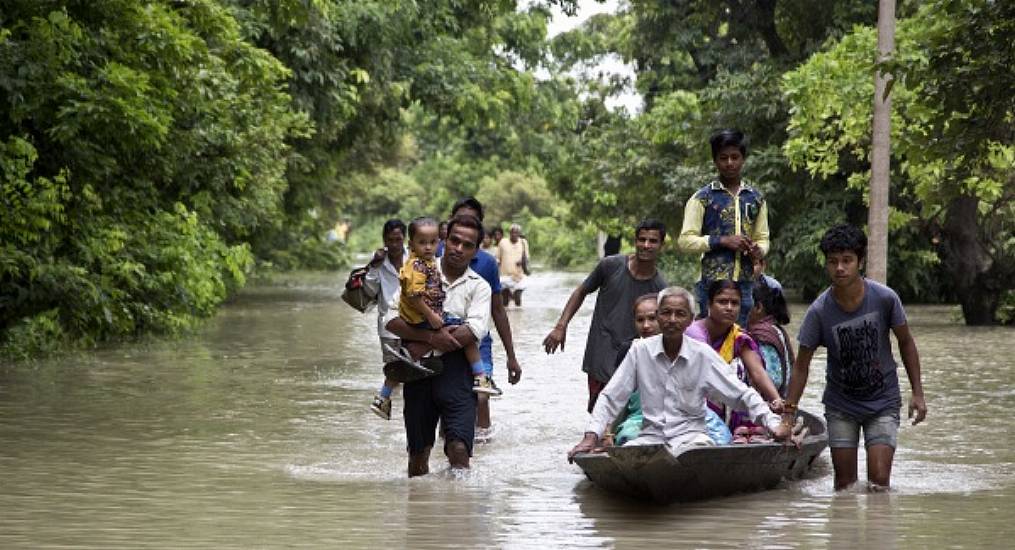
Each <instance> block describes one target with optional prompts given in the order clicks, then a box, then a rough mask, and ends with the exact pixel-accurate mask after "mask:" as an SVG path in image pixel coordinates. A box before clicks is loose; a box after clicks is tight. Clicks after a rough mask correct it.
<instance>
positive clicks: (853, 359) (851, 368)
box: [832, 312, 884, 399]
mask: <svg viewBox="0 0 1015 550" xmlns="http://www.w3.org/2000/svg"><path fill="white" fill-rule="evenodd" d="M880 324H881V320H880V318H879V316H878V314H877V312H871V313H868V314H867V315H864V316H862V317H857V318H855V319H850V320H849V321H845V322H843V323H840V324H838V325H835V326H834V327H832V335H833V337H834V338H835V343H836V347H837V348H838V351H839V372H838V376H836V377H835V378H837V379H838V382H839V385H840V386H841V388H842V391H843V393H845V394H846V395H848V396H850V397H855V398H860V399H863V398H868V397H872V396H874V395H875V394H877V393H878V392H879V391H881V389H882V388H883V386H884V374H882V372H881V360H880V357H881V355H880V350H879V349H878V348H879V347H880V346H879V337H878V335H879V334H881V331H880V328H881V326H880Z"/></svg>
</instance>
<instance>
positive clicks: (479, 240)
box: [448, 214, 486, 248]
mask: <svg viewBox="0 0 1015 550" xmlns="http://www.w3.org/2000/svg"><path fill="white" fill-rule="evenodd" d="M459 225H460V226H462V227H471V228H472V229H475V230H476V232H477V233H478V236H477V237H476V248H479V247H480V246H482V244H483V237H485V236H486V233H485V232H484V231H483V222H481V221H479V218H477V217H475V216H472V215H469V214H460V215H458V216H455V217H453V218H451V220H450V221H448V236H450V235H451V231H452V230H453V229H454V228H455V226H459Z"/></svg>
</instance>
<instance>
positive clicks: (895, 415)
mask: <svg viewBox="0 0 1015 550" xmlns="http://www.w3.org/2000/svg"><path fill="white" fill-rule="evenodd" d="M825 421H826V422H827V423H828V446H829V448H832V449H855V448H857V447H859V446H860V428H861V427H862V428H863V444H864V448H868V447H870V446H871V445H888V446H890V447H891V448H893V449H894V448H895V447H896V444H897V442H898V435H899V411H897V410H889V411H884V412H882V413H880V414H877V415H874V416H869V417H867V418H864V419H863V420H857V419H855V418H853V417H852V416H849V415H847V414H845V413H842V412H839V411H837V410H835V409H828V408H826V409H825Z"/></svg>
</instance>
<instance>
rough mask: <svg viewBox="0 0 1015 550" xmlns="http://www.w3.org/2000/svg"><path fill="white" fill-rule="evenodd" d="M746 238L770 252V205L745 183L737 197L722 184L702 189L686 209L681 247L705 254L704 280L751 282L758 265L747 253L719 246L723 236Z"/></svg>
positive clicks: (691, 251)
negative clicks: (741, 236) (755, 264)
mask: <svg viewBox="0 0 1015 550" xmlns="http://www.w3.org/2000/svg"><path fill="white" fill-rule="evenodd" d="M730 235H744V236H746V237H748V238H750V239H751V241H753V242H754V243H755V244H757V245H758V247H760V248H761V253H762V254H767V253H768V248H769V239H768V203H767V202H766V201H765V198H764V196H762V194H761V192H760V191H758V190H757V189H755V188H754V187H753V186H751V185H750V184H748V183H747V182H746V181H744V182H741V184H740V190H739V191H738V192H737V194H736V195H733V194H732V193H730V192H729V191H728V190H727V189H726V188H725V187H724V186H723V184H722V183H721V182H719V181H713V182H712V183H710V184H708V185H706V186H704V187H702V188H701V189H699V190H698V191H697V192H696V193H694V195H691V198H690V199H688V200H687V204H686V205H685V206H684V225H683V226H682V227H681V229H680V236H679V237H678V238H677V246H678V247H679V248H680V250H681V251H683V252H686V253H699V254H701V276H700V278H701V280H703V281H706V282H711V281H717V280H720V279H732V280H734V281H749V280H751V276H752V274H753V271H754V264H753V263H752V262H751V260H750V257H749V256H747V255H746V254H743V253H740V252H735V251H733V250H730V249H728V248H725V247H723V246H722V245H721V244H719V240H720V239H721V238H722V237H727V236H730Z"/></svg>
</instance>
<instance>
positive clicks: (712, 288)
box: [708, 279, 744, 304]
mask: <svg viewBox="0 0 1015 550" xmlns="http://www.w3.org/2000/svg"><path fill="white" fill-rule="evenodd" d="M727 289H732V290H735V291H737V294H741V293H740V286H739V285H737V283H736V282H735V281H733V280H732V279H717V280H715V281H712V282H711V283H709V285H708V303H710V304H711V303H712V300H714V299H715V297H716V296H718V295H719V293H720V292H722V291H724V290H727ZM743 298H744V297H743V295H742V294H741V296H740V299H741V300H743Z"/></svg>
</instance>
